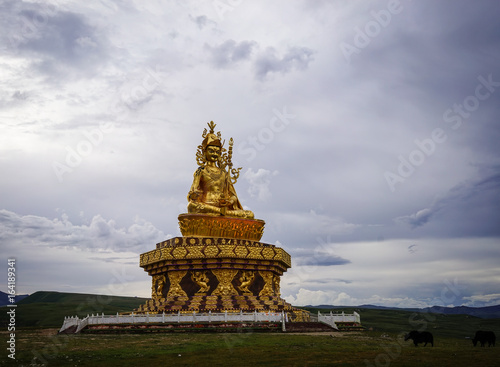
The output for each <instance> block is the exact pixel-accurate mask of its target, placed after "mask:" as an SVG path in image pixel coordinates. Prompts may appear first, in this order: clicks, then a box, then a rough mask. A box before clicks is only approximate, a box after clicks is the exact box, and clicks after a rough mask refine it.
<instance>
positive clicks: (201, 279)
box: [191, 271, 210, 296]
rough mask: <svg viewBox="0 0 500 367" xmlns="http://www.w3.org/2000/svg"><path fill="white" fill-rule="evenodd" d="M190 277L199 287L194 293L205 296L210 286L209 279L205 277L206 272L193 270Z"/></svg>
mask: <svg viewBox="0 0 500 367" xmlns="http://www.w3.org/2000/svg"><path fill="white" fill-rule="evenodd" d="M191 279H192V280H193V282H195V283H196V284H197V285H198V286H199V287H200V289H199V290H198V291H197V292H196V293H195V294H196V295H199V296H206V295H207V292H208V291H209V290H210V286H209V285H208V282H209V281H210V280H209V279H208V277H207V272H206V271H195V272H193V273H192V274H191Z"/></svg>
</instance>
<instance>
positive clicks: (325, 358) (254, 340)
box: [0, 292, 500, 367]
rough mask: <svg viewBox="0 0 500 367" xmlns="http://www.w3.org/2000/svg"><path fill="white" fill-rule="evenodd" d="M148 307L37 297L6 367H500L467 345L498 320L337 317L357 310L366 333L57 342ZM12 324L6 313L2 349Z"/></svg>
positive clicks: (1, 362)
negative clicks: (84, 323)
mask: <svg viewBox="0 0 500 367" xmlns="http://www.w3.org/2000/svg"><path fill="white" fill-rule="evenodd" d="M30 298H31V299H30ZM142 303H144V300H143V299H138V298H134V297H108V296H95V295H83V294H64V293H56V292H39V293H36V294H34V295H32V296H30V297H29V298H26V299H25V300H23V301H21V302H20V303H19V304H18V306H17V309H16V361H12V360H10V359H9V358H8V357H7V355H8V351H7V349H6V348H5V347H4V348H3V349H2V351H0V366H45V367H47V366H156V365H162V366H386V367H387V366H419V367H422V366H432V367H434V366H467V367H469V366H481V367H488V366H491V367H493V366H495V367H497V366H500V347H499V346H497V347H494V348H480V347H475V348H474V347H473V346H472V343H471V341H470V339H467V337H471V336H472V335H473V334H474V331H475V330H479V329H483V330H493V331H495V333H496V334H497V336H498V335H500V319H481V318H478V317H472V316H466V315H440V314H428V313H416V312H409V311H403V310H374V309H353V308H346V309H343V310H339V309H337V310H334V312H341V311H345V312H346V313H352V311H354V310H356V311H357V312H358V313H359V314H360V315H361V322H362V324H363V326H364V327H366V329H367V331H364V332H349V333H338V332H327V333H314V334H291V333H256V332H248V333H226V334H223V333H210V334H208V333H207V334H203V333H196V334H193V333H160V334H121V335H96V334H79V335H57V331H58V330H59V328H60V327H61V325H62V322H63V319H64V316H69V315H76V314H78V315H79V316H85V315H87V313H90V314H91V313H94V314H95V313H97V312H99V313H101V312H104V313H105V314H115V313H116V312H122V311H130V310H132V309H133V308H136V307H137V306H138V305H140V304H142ZM310 310H311V311H313V312H314V313H316V312H317V311H318V310H317V309H310ZM320 311H321V312H329V310H320ZM6 320H7V318H6V313H5V312H3V311H2V312H0V326H1V327H0V340H1V341H2V343H3V345H4V346H5V345H7V343H6V341H8V338H9V335H8V332H7V326H6V325H7V324H6ZM412 329H419V330H428V331H431V332H432V333H433V334H434V339H435V346H434V347H429V346H427V347H423V346H419V347H417V348H415V347H414V346H413V344H412V343H411V341H408V342H404V341H403V340H402V336H401V335H402V333H404V332H408V331H410V330H412ZM35 357H37V359H34V358H35Z"/></svg>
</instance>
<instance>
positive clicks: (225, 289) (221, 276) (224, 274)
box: [212, 269, 238, 296]
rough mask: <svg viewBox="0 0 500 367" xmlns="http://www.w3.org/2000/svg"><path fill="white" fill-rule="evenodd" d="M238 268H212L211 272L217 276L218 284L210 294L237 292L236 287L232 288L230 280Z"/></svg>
mask: <svg viewBox="0 0 500 367" xmlns="http://www.w3.org/2000/svg"><path fill="white" fill-rule="evenodd" d="M237 272H238V270H232V269H217V270H212V273H213V274H214V275H215V276H216V277H217V280H218V281H219V284H218V285H217V288H216V289H215V290H214V291H213V292H212V296H230V295H234V294H237V293H238V292H236V289H234V287H233V285H232V284H231V282H232V281H233V278H234V276H235V275H236V273H237Z"/></svg>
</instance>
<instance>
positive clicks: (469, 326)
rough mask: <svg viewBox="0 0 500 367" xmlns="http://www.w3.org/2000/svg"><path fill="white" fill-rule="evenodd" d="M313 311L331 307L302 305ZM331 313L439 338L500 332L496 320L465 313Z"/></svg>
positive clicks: (372, 327) (376, 326) (360, 310)
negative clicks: (424, 332) (351, 314)
mask: <svg viewBox="0 0 500 367" xmlns="http://www.w3.org/2000/svg"><path fill="white" fill-rule="evenodd" d="M304 308H305V309H307V310H308V311H310V312H312V313H313V314H317V312H318V310H319V311H320V312H321V313H329V312H330V310H331V309H318V308H310V307H304ZM331 311H332V312H333V313H339V312H342V311H344V312H345V313H352V312H353V311H356V312H357V313H359V314H360V316H361V324H362V325H363V326H364V327H365V328H366V329H368V330H374V331H380V332H385V333H400V332H403V331H404V332H408V331H411V330H420V331H423V330H426V331H430V332H432V333H433V334H435V335H439V336H443V337H455V338H466V337H471V336H474V333H475V332H476V330H481V329H482V330H492V331H494V332H495V333H496V334H497V335H499V334H500V319H482V318H479V317H475V316H469V315H446V314H435V313H429V312H418V311H405V310H390V309H369V308H366V309H365V308H344V309H337V308H336V309H333V310H331Z"/></svg>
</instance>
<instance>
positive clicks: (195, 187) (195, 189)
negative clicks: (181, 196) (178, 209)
mask: <svg viewBox="0 0 500 367" xmlns="http://www.w3.org/2000/svg"><path fill="white" fill-rule="evenodd" d="M202 170H203V167H199V168H198V169H197V170H196V171H195V173H194V174H193V184H192V185H191V188H190V189H189V193H188V196H187V199H188V201H198V198H199V197H200V195H201V194H202V191H201V190H200V179H201V171H202Z"/></svg>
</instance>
